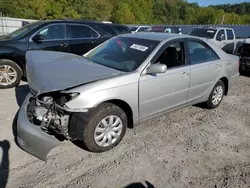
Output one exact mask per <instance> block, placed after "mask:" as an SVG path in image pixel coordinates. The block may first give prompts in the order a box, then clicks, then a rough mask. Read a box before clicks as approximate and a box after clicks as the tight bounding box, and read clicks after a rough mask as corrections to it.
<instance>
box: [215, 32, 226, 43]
mask: <svg viewBox="0 0 250 188" xmlns="http://www.w3.org/2000/svg"><path fill="white" fill-rule="evenodd" d="M225 36H226V35H225V31H224V29H221V30H220V31H219V32H218V33H217V36H216V40H218V41H223V40H226V38H225Z"/></svg>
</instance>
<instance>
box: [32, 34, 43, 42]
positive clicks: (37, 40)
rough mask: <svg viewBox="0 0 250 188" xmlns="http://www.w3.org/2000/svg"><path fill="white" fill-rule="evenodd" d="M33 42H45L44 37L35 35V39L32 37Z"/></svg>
mask: <svg viewBox="0 0 250 188" xmlns="http://www.w3.org/2000/svg"><path fill="white" fill-rule="evenodd" d="M32 40H33V41H34V42H41V41H42V40H43V36H42V35H35V36H34V37H32Z"/></svg>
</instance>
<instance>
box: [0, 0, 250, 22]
mask: <svg viewBox="0 0 250 188" xmlns="http://www.w3.org/2000/svg"><path fill="white" fill-rule="evenodd" d="M0 12H2V14H3V15H5V16H6V15H8V16H9V17H18V18H26V19H39V20H41V19H61V18H74V19H93V20H102V21H104V20H105V21H112V22H116V23H122V24H221V23H223V24H250V3H241V4H237V5H228V4H227V5H218V6H209V7H200V6H199V5H198V4H197V3H188V2H187V1H185V0H119V1H118V0H0Z"/></svg>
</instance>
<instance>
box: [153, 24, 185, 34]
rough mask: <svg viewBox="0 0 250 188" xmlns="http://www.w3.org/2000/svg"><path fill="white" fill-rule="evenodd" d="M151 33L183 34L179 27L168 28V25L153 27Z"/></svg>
mask: <svg viewBox="0 0 250 188" xmlns="http://www.w3.org/2000/svg"><path fill="white" fill-rule="evenodd" d="M150 31H151V32H164V33H175V34H182V32H181V28H180V27H178V26H167V25H153V26H151V29H150Z"/></svg>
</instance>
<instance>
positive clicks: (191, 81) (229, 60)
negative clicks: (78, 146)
mask: <svg viewBox="0 0 250 188" xmlns="http://www.w3.org/2000/svg"><path fill="white" fill-rule="evenodd" d="M26 59H27V78H28V83H29V87H30V93H29V94H28V96H27V98H26V99H25V101H24V103H23V105H22V107H21V109H20V111H19V115H18V120H17V132H18V137H17V140H18V143H19V145H20V146H21V147H22V148H23V149H24V150H26V151H27V152H29V153H31V154H32V155H34V156H36V157H38V158H40V159H42V160H46V158H47V154H48V152H49V151H50V150H51V149H52V148H54V147H56V146H57V145H58V144H59V143H60V142H59V141H58V140H57V138H56V137H55V135H58V134H59V135H61V136H63V137H64V138H65V139H67V140H71V141H72V140H80V141H82V144H83V145H84V146H85V147H86V148H87V149H88V150H90V151H92V152H104V151H107V150H109V149H111V148H112V147H114V146H116V145H117V144H118V143H119V142H120V141H121V140H122V138H123V136H124V134H125V132H126V128H127V127H133V126H134V125H135V124H138V123H140V122H142V121H145V120H148V119H150V118H153V117H156V116H159V115H161V114H164V113H166V112H170V111H173V110H176V109H179V108H181V107H185V106H189V105H194V104H197V103H204V106H206V107H207V108H209V109H213V108H216V107H218V106H219V105H220V103H221V101H222V99H223V96H224V95H227V93H228V90H229V89H230V88H231V86H233V85H234V84H235V82H236V80H237V78H238V76H239V72H238V68H239V65H238V61H239V58H238V57H237V56H233V55H230V54H226V53H225V52H224V51H223V50H221V49H220V48H219V47H217V46H216V45H214V44H212V43H210V42H208V41H207V40H203V39H201V38H197V37H192V36H185V35H179V34H166V33H145V32H142V33H140V32H139V33H132V34H124V35H121V36H116V37H113V38H112V39H110V40H108V41H106V42H105V43H102V44H101V45H99V46H97V47H96V48H94V49H93V50H91V51H89V52H87V53H86V54H84V56H78V55H73V54H66V53H62V52H47V51H29V52H27V54H26Z"/></svg>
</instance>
